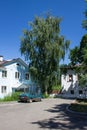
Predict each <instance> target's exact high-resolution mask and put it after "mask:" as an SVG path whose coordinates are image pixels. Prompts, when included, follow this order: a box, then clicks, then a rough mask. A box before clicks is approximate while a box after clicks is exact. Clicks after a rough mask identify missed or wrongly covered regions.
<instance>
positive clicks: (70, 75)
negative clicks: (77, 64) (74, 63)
mask: <svg viewBox="0 0 87 130" xmlns="http://www.w3.org/2000/svg"><path fill="white" fill-rule="evenodd" d="M65 69H66V73H65V74H64V73H62V75H61V86H62V95H63V96H64V97H71V98H75V97H84V96H85V95H84V90H83V89H82V88H81V87H80V86H79V84H78V74H77V73H76V72H75V71H74V69H73V68H71V67H70V68H69V67H68V68H65Z"/></svg>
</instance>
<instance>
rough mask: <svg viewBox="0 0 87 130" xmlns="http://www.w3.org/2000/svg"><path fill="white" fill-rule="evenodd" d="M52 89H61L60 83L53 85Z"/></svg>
mask: <svg viewBox="0 0 87 130" xmlns="http://www.w3.org/2000/svg"><path fill="white" fill-rule="evenodd" d="M52 90H58V91H60V90H61V85H57V86H53V87H52Z"/></svg>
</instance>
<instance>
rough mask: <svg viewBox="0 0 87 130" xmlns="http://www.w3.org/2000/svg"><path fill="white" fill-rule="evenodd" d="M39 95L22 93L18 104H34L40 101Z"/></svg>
mask: <svg viewBox="0 0 87 130" xmlns="http://www.w3.org/2000/svg"><path fill="white" fill-rule="evenodd" d="M41 97H42V96H41V94H39V95H38V94H30V93H22V94H20V95H19V99H18V102H34V101H41Z"/></svg>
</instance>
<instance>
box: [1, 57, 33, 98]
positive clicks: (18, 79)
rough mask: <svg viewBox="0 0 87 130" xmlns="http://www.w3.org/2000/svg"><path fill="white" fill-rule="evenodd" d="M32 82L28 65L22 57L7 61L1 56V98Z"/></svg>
mask: <svg viewBox="0 0 87 130" xmlns="http://www.w3.org/2000/svg"><path fill="white" fill-rule="evenodd" d="M30 84H32V81H31V78H30V75H29V73H28V65H27V64H26V63H25V62H24V61H23V60H22V59H20V58H17V59H13V60H8V61H5V60H4V59H3V56H0V98H3V97H4V96H6V95H8V94H11V93H12V92H14V91H15V89H17V88H20V87H25V88H26V87H27V86H29V85H30Z"/></svg>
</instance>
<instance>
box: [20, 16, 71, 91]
mask: <svg viewBox="0 0 87 130" xmlns="http://www.w3.org/2000/svg"><path fill="white" fill-rule="evenodd" d="M60 22H61V18H58V17H53V16H51V15H47V16H46V17H45V18H43V17H35V19H34V21H33V22H31V23H29V25H30V30H24V36H23V38H22V40H21V46H20V51H21V54H23V55H24V56H25V57H27V60H29V71H30V73H31V76H32V77H33V79H35V80H36V81H37V82H38V84H39V85H40V86H41V87H45V90H48V87H50V86H52V85H53V84H56V81H57V80H58V77H59V75H60V73H59V62H60V60H61V59H64V56H65V52H66V50H67V49H68V48H69V44H70V42H69V41H68V40H66V41H65V39H64V37H63V36H61V35H60Z"/></svg>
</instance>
